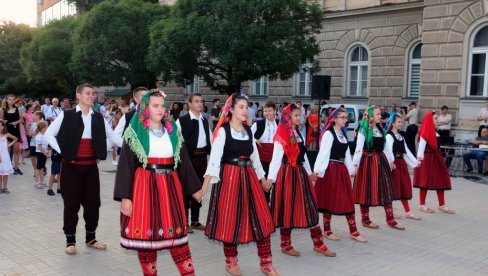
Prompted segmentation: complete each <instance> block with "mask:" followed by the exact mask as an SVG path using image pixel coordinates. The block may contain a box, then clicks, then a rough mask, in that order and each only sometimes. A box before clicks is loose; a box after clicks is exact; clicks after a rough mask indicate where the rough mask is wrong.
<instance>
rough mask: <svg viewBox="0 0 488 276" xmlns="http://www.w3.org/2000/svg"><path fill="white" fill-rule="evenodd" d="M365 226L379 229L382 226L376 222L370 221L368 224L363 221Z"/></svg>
mask: <svg viewBox="0 0 488 276" xmlns="http://www.w3.org/2000/svg"><path fill="white" fill-rule="evenodd" d="M363 226H364V227H366V228H370V229H378V228H380V226H379V225H378V224H376V223H374V222H370V223H369V224H366V223H363Z"/></svg>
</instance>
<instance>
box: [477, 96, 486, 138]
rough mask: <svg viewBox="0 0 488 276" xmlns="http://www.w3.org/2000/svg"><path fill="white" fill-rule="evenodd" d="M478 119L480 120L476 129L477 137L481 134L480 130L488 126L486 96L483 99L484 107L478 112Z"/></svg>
mask: <svg viewBox="0 0 488 276" xmlns="http://www.w3.org/2000/svg"><path fill="white" fill-rule="evenodd" d="M477 119H478V121H480V128H479V129H478V137H480V136H481V130H482V129H483V128H485V127H488V98H487V99H486V100H485V107H483V108H482V109H481V110H480V112H478V117H477Z"/></svg>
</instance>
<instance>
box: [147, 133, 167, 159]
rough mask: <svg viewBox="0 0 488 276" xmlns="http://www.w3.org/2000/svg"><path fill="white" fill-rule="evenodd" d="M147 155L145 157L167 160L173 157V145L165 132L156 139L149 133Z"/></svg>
mask: <svg viewBox="0 0 488 276" xmlns="http://www.w3.org/2000/svg"><path fill="white" fill-rule="evenodd" d="M149 145H150V146H149V154H148V155H147V157H155V158H168V157H173V145H172V144H171V140H170V138H169V134H168V132H167V131H165V132H164V134H163V136H162V137H157V136H156V135H154V134H153V133H152V132H151V131H149Z"/></svg>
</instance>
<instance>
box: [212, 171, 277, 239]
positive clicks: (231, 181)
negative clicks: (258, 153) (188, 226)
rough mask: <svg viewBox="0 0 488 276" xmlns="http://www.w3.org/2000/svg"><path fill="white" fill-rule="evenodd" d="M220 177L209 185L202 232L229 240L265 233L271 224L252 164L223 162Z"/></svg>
mask: <svg viewBox="0 0 488 276" xmlns="http://www.w3.org/2000/svg"><path fill="white" fill-rule="evenodd" d="M220 179H221V181H220V182H218V183H216V184H215V185H213V187H212V195H211V197H210V205H209V210H208V216H207V227H206V229H205V235H207V237H208V238H209V239H212V240H217V241H221V242H225V243H230V244H244V243H249V242H255V241H260V240H263V239H265V238H267V237H269V236H270V234H271V233H273V232H274V229H275V228H274V224H273V220H272V218H271V213H270V212H269V206H268V204H267V203H266V198H265V197H264V192H263V187H262V185H261V182H260V181H259V180H258V178H257V176H256V172H255V171H254V169H253V168H252V166H236V165H231V164H223V165H222V168H221V171H220Z"/></svg>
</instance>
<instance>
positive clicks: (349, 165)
mask: <svg viewBox="0 0 488 276" xmlns="http://www.w3.org/2000/svg"><path fill="white" fill-rule="evenodd" d="M329 119H330V120H329V123H328V124H327V126H326V127H325V128H324V129H323V133H322V138H321V141H320V150H319V153H318V155H317V160H316V161H315V166H314V172H315V173H316V174H317V175H318V179H317V182H315V194H316V195H317V205H318V210H319V212H321V213H323V219H324V237H325V238H327V239H329V240H335V241H336V240H339V237H338V236H337V235H336V234H334V233H333V232H332V230H331V228H330V222H331V218H332V215H336V216H346V220H347V223H348V225H349V233H350V237H351V239H353V240H356V241H358V242H366V241H367V239H366V238H365V237H363V236H361V235H360V234H359V231H358V229H357V227H356V218H355V216H354V214H355V208H354V199H353V197H352V185H351V177H350V176H351V175H354V174H355V172H356V169H355V168H354V164H353V162H352V158H351V152H350V150H349V143H348V142H347V136H346V134H345V133H344V131H343V127H344V126H345V125H346V122H347V111H346V110H345V109H342V108H338V109H336V110H334V112H333V113H332V114H331V115H330V117H329Z"/></svg>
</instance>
